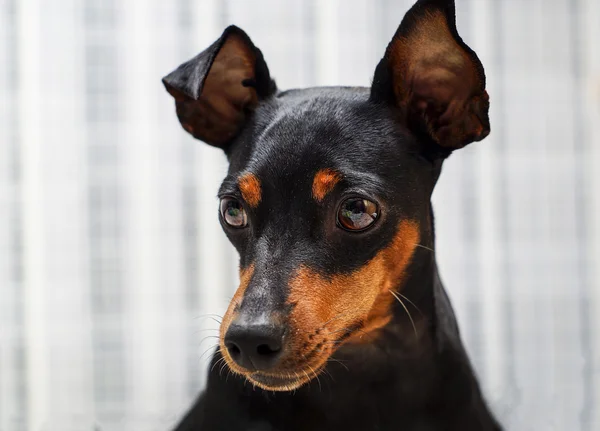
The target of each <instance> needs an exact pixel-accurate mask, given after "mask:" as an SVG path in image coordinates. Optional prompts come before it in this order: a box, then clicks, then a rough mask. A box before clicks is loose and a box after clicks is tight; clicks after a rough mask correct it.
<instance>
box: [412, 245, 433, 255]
mask: <svg viewBox="0 0 600 431" xmlns="http://www.w3.org/2000/svg"><path fill="white" fill-rule="evenodd" d="M415 246H417V247H421V248H424V249H425V250H429V251H430V252H432V253H435V250H434V249H432V248H430V247H427V246H424V245H423V244H415Z"/></svg>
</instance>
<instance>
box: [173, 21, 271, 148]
mask: <svg viewBox="0 0 600 431" xmlns="http://www.w3.org/2000/svg"><path fill="white" fill-rule="evenodd" d="M163 83H164V85H165V87H166V89H167V91H168V92H169V93H170V94H171V96H173V97H174V98H175V106H176V110H177V117H178V118H179V121H180V122H181V125H182V126H183V128H184V129H185V130H186V131H188V132H189V133H190V134H191V135H192V136H194V137H195V138H196V139H200V140H202V141H204V142H206V143H207V144H210V145H213V146H215V147H220V148H223V149H225V148H226V147H227V144H228V143H229V142H230V141H231V140H232V138H234V137H235V136H236V135H237V134H238V132H239V131H240V130H241V129H242V127H243V126H244V124H245V122H246V120H247V119H248V116H249V115H250V114H251V113H252V111H253V110H254V108H256V105H257V104H258V102H259V101H260V100H263V99H265V98H267V97H269V96H271V95H272V94H273V93H275V91H276V87H275V82H274V81H273V80H271V76H270V75H269V69H268V68H267V64H266V63H265V61H264V59H263V56H262V53H261V52H260V50H259V49H258V48H256V47H255V46H254V44H253V43H252V41H251V40H250V38H249V37H248V35H247V34H246V33H245V32H244V31H243V30H241V29H240V28H238V27H235V26H230V27H227V28H226V29H225V31H224V32H223V34H222V35H221V37H220V38H219V39H218V40H217V41H216V42H215V43H213V44H212V45H211V46H210V47H208V48H207V49H206V50H204V51H202V52H201V53H200V54H198V55H197V56H196V57H194V58H192V59H191V60H189V61H188V62H186V63H183V64H182V65H181V66H179V67H178V68H177V69H176V70H175V71H173V72H171V73H170V74H169V75H167V76H165V77H164V78H163Z"/></svg>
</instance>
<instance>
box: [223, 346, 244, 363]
mask: <svg viewBox="0 0 600 431" xmlns="http://www.w3.org/2000/svg"><path fill="white" fill-rule="evenodd" d="M225 347H227V351H228V352H229V354H230V355H231V357H232V358H234V359H235V358H237V357H239V356H240V355H241V354H242V350H241V349H240V348H239V347H238V346H237V344H235V343H227V344H225Z"/></svg>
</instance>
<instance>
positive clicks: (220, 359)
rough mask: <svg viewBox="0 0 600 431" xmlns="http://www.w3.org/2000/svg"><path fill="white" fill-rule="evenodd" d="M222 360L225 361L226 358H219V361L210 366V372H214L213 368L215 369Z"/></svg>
mask: <svg viewBox="0 0 600 431" xmlns="http://www.w3.org/2000/svg"><path fill="white" fill-rule="evenodd" d="M221 362H225V358H223V357H222V358H219V360H218V361H217V362H215V363H214V364H213V366H212V367H210V372H211V373H212V372H213V370H214V369H215V367H216V366H217V364H219V363H221Z"/></svg>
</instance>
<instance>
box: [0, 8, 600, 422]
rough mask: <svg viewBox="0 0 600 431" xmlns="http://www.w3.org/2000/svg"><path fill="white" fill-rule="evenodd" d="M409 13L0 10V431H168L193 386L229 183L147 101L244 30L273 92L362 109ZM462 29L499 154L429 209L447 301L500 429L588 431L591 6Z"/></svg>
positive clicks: (594, 136) (594, 256)
mask: <svg viewBox="0 0 600 431" xmlns="http://www.w3.org/2000/svg"><path fill="white" fill-rule="evenodd" d="M410 4H411V0H344V1H342V0H305V1H302V0H286V1H280V0H255V1H248V0H173V1H158V0H146V1H143V2H142V1H134V0H127V1H120V0H55V1H44V0H0V430H1V431H84V430H101V431H131V430H136V431H146V430H148V431H149V430H161V431H162V430H166V429H168V428H169V427H170V426H172V425H173V424H174V423H175V422H176V420H177V419H178V418H179V417H180V415H181V414H182V413H183V411H184V410H185V408H186V407H187V406H188V405H189V403H190V402H191V400H192V399H193V398H194V397H195V396H196V394H197V393H198V391H199V389H200V388H201V387H202V386H203V384H204V379H205V372H206V369H205V368H206V365H207V363H208V360H209V357H210V348H211V347H212V346H213V345H214V344H215V341H216V340H215V338H214V336H215V335H216V334H217V332H216V330H215V328H217V326H218V324H217V321H218V320H219V318H218V316H213V315H212V313H215V314H217V315H219V314H222V312H223V311H224V309H225V307H226V305H227V302H228V299H229V298H230V297H231V295H232V293H233V290H234V288H235V286H236V282H237V279H236V277H237V275H236V272H237V271H236V259H237V258H236V256H235V255H234V251H233V249H232V247H231V246H230V245H229V244H228V243H227V241H226V239H225V237H224V235H223V233H222V232H221V229H220V227H219V226H218V223H217V218H216V208H217V206H216V205H217V202H216V199H215V194H216V191H217V188H218V185H219V182H220V180H221V178H222V176H223V175H224V172H225V169H226V161H225V159H224V157H223V156H222V155H221V153H220V151H219V150H216V149H212V148H210V147H208V146H206V145H203V144H202V143H200V142H197V141H194V140H193V139H192V138H190V137H189V136H187V135H186V134H185V133H184V132H183V131H182V130H181V129H180V127H179V125H178V123H177V121H176V117H175V114H174V110H173V106H172V105H173V103H172V99H171V98H170V97H169V96H168V95H167V94H166V93H165V91H164V90H163V88H162V85H161V82H160V78H161V77H162V76H163V75H164V74H166V73H168V72H170V71H171V69H173V68H174V67H175V66H176V65H178V64H179V63H181V62H182V61H184V60H187V59H188V58H190V57H191V56H193V55H195V54H196V53H197V52H199V51H200V50H202V49H204V48H205V47H206V46H208V45H209V44H210V43H211V42H212V41H213V40H215V39H216V38H217V37H218V36H219V35H220V32H221V31H222V29H223V28H224V27H225V26H226V25H227V24H230V23H235V24H237V25H239V26H241V27H242V28H244V29H245V30H246V31H247V32H248V33H249V34H250V36H251V37H252V38H253V40H254V42H255V43H256V44H257V45H258V46H259V47H260V48H261V49H262V50H263V52H264V54H265V58H266V59H267V62H268V64H269V67H270V69H271V72H272V74H273V75H274V77H275V78H276V80H277V82H278V85H279V87H280V88H283V89H285V88H291V87H304V86H312V85H369V80H370V78H371V76H372V73H373V70H374V67H375V65H376V63H377V61H378V59H379V58H380V57H381V56H382V54H383V51H384V49H385V47H386V45H387V43H388V41H389V39H390V38H391V36H392V35H393V33H394V31H395V29H396V27H397V25H398V24H399V22H400V20H401V18H402V16H403V14H404V12H405V11H406V10H407V9H408V8H409V6H410ZM457 15H458V17H457V19H458V27H459V30H460V32H461V34H462V36H463V38H464V39H465V40H466V41H467V43H468V44H469V45H470V46H471V47H472V48H474V49H475V50H476V51H477V52H478V54H479V56H480V58H481V60H482V62H483V64H484V66H485V67H486V71H487V76H488V90H489V93H490V95H491V120H492V134H491V135H490V137H489V138H488V139H486V140H485V141H484V142H481V143H477V144H474V145H472V146H470V147H469V148H467V149H465V150H462V151H460V152H458V153H457V154H455V155H453V156H452V157H451V159H450V160H449V161H448V162H447V163H446V166H445V169H444V173H443V175H442V178H441V180H440V182H439V185H438V188H437V190H436V192H435V195H434V205H435V210H436V221H437V232H438V249H437V255H438V261H439V263H440V266H441V271H442V276H443V279H444V281H445V283H446V286H447V288H448V290H449V292H450V295H451V297H452V299H453V301H454V305H455V307H456V309H457V313H458V316H459V320H460V324H461V328H462V332H463V335H464V339H465V342H466V344H467V347H468V350H469V351H470V353H471V356H472V359H473V362H474V364H475V367H476V369H477V372H478V374H479V375H480V377H481V381H482V383H483V386H484V388H485V391H486V393H487V395H488V398H489V400H490V402H491V404H492V405H493V408H494V409H495V410H496V411H497V413H498V416H499V417H500V418H501V420H502V421H503V423H504V424H505V426H506V428H507V429H509V430H535V431H539V430H544V431H546V430H557V431H564V430H586V431H592V430H598V429H600V282H599V280H600V262H599V257H600V223H599V220H600V169H598V164H599V163H600V48H599V44H600V2H598V1H597V0H518V1H517V0H469V1H467V0H459V1H457ZM213 319H214V320H213ZM207 350H208V351H207Z"/></svg>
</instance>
